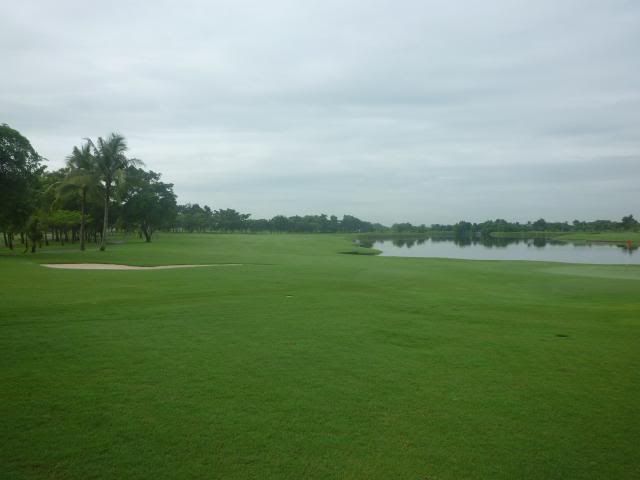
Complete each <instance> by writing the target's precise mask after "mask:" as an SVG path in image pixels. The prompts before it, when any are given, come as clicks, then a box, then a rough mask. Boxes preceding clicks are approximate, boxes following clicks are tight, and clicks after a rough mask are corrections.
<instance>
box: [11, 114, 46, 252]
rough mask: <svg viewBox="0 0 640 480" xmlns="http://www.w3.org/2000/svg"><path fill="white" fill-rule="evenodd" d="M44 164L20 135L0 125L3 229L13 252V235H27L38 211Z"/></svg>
mask: <svg viewBox="0 0 640 480" xmlns="http://www.w3.org/2000/svg"><path fill="white" fill-rule="evenodd" d="M42 160H43V159H42V157H41V156H40V155H38V153H37V152H36V151H35V150H34V148H33V147H32V146H31V143H29V140H27V139H26V138H25V137H23V136H22V135H21V134H20V132H18V131H17V130H14V129H13V128H11V127H9V126H8V125H7V124H2V125H0V228H2V230H3V231H4V232H6V233H7V237H8V242H7V243H8V246H9V248H13V233H14V232H15V231H17V230H19V231H24V227H25V226H26V223H27V220H28V219H29V217H30V215H31V214H32V213H33V211H34V210H35V208H36V202H35V193H36V190H37V187H38V178H39V176H40V174H41V173H42V172H43V171H44V166H43V165H42Z"/></svg>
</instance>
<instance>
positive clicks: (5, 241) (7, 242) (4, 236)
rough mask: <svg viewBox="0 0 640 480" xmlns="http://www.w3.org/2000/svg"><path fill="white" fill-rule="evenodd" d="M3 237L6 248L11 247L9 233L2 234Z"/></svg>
mask: <svg viewBox="0 0 640 480" xmlns="http://www.w3.org/2000/svg"><path fill="white" fill-rule="evenodd" d="M2 237H3V238H4V246H5V247H8V246H9V240H7V232H2Z"/></svg>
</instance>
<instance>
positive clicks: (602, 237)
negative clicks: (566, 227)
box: [555, 232, 640, 245]
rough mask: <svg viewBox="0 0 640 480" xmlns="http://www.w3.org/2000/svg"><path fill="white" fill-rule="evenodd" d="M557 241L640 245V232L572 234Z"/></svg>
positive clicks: (558, 237) (559, 237)
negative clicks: (628, 242) (631, 243)
mask: <svg viewBox="0 0 640 480" xmlns="http://www.w3.org/2000/svg"><path fill="white" fill-rule="evenodd" d="M555 239H556V240H565V241H577V242H607V243H626V242H627V241H631V242H633V243H634V244H635V245H640V232H571V233H565V234H562V235H558V236H557V237H555Z"/></svg>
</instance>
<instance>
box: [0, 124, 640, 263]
mask: <svg viewBox="0 0 640 480" xmlns="http://www.w3.org/2000/svg"><path fill="white" fill-rule="evenodd" d="M127 150H128V147H127V142H126V140H125V138H124V137H123V136H122V135H119V134H115V133H112V134H110V135H108V136H107V137H106V138H103V137H99V138H98V139H96V140H95V141H93V140H91V139H85V140H84V142H83V143H82V144H81V145H79V146H74V147H73V148H72V149H71V151H70V153H69V155H68V156H67V158H66V165H65V167H63V168H61V169H58V170H53V171H49V170H47V169H46V167H45V165H44V159H43V158H42V157H41V156H40V155H39V154H38V153H37V152H36V151H35V149H34V148H33V146H32V145H31V143H30V142H29V140H28V139H27V138H25V137H24V136H23V135H21V134H20V132H18V131H17V130H14V129H12V128H11V127H9V126H8V125H6V124H2V125H0V230H1V231H2V232H3V240H4V244H5V246H7V247H9V248H11V249H13V248H14V245H15V243H16V238H18V239H19V242H20V243H21V244H22V245H24V247H25V251H26V250H27V249H31V251H32V252H35V251H36V248H37V247H38V246H41V245H42V244H43V243H44V244H46V245H48V244H49V242H51V241H55V242H60V243H62V244H64V243H66V242H72V243H76V242H77V243H78V244H79V248H80V249H81V250H84V249H85V246H86V243H87V242H93V243H95V244H97V245H99V248H100V250H104V249H105V248H106V247H107V237H108V235H109V233H110V232H112V231H115V230H117V231H127V232H131V231H136V232H138V233H139V234H140V236H141V237H143V238H144V239H145V240H146V241H147V242H150V241H151V239H152V237H153V234H154V233H155V232H156V231H158V230H166V231H173V232H275V233H278V232H283V233H284V232H290V233H398V234H418V235H420V234H429V233H433V232H439V233H447V234H451V235H454V236H456V237H474V236H475V237H477V236H484V235H489V234H491V233H494V232H570V231H616V230H620V231H622V230H626V231H628V230H638V229H639V227H640V226H639V224H638V222H637V221H636V220H635V219H634V218H633V216H632V215H628V216H625V217H623V218H622V220H621V221H620V222H616V221H611V220H596V221H592V222H585V221H580V220H574V221H573V222H571V223H569V222H547V221H545V220H544V219H539V220H536V221H533V222H526V223H519V222H508V221H506V220H503V219H496V220H488V221H485V222H481V223H472V222H468V221H464V220H463V221H460V222H457V223H455V224H450V225H443V224H432V225H429V226H427V225H424V224H422V225H412V224H411V223H408V222H405V223H395V224H393V225H392V226H391V227H387V226H385V225H382V224H380V223H373V222H368V221H365V220H361V219H359V218H357V217H355V216H352V215H343V216H342V218H338V217H337V216H335V215H326V214H320V215H304V216H300V215H295V216H289V217H287V216H284V215H276V216H274V217H272V218H270V219H253V218H251V214H249V213H241V212H238V211H236V210H234V209H231V208H227V209H218V210H214V209H212V208H210V207H209V206H207V205H204V206H200V205H199V204H197V203H193V204H191V203H187V204H184V205H178V204H177V198H176V195H175V193H174V191H173V184H171V183H165V182H163V181H162V179H161V174H159V173H156V172H153V171H150V170H145V169H144V168H143V167H144V163H143V162H142V161H141V160H139V159H136V158H130V157H128V156H127V155H126V154H127Z"/></svg>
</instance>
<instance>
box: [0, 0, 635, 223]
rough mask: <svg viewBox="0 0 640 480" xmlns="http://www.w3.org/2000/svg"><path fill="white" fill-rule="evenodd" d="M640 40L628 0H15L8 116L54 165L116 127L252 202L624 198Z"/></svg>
mask: <svg viewBox="0 0 640 480" xmlns="http://www.w3.org/2000/svg"><path fill="white" fill-rule="evenodd" d="M637 45H640V4H638V3H637V2H630V1H622V0H621V1H611V2H597V1H578V0H575V1H574V0H571V1H566V2H553V1H551V0H544V1H540V2H530V1H525V0H521V1H513V2H501V1H497V0H496V1H471V2H460V3H457V2H444V1H429V2H418V1H407V2H401V3H398V2H391V1H373V2H371V1H367V2H365V1H350V2H338V1H335V2H332V1H329V2H327V1H324V2H315V1H312V2H295V1H276V2H257V1H240V2H238V1H235V2H231V1H228V2H226V1H225V2H204V1H203V2H156V3H154V4H149V3H148V2H143V1H139V2H136V1H131V2H109V3H108V4H105V5H104V6H103V8H102V9H101V10H100V11H99V12H96V10H95V6H94V5H90V4H87V3H86V2H79V1H60V2H45V1H40V2H39V1H23V2H20V3H17V2H14V3H13V4H12V5H10V6H9V7H7V8H5V11H4V12H3V16H2V18H0V55H1V56H2V58H3V66H4V74H3V75H2V76H1V77H0V115H1V118H0V121H3V122H7V123H9V124H10V125H12V126H13V127H15V128H18V129H19V130H21V131H22V132H23V133H24V134H25V135H27V136H28V137H29V138H30V139H31V140H32V142H33V143H34V145H35V146H36V148H37V149H38V150H39V151H40V152H41V153H42V154H43V155H45V156H46V157H48V158H49V159H50V166H51V167H52V168H56V167H59V166H61V165H62V161H63V159H64V157H65V155H66V154H67V153H68V152H69V151H70V150H71V147H72V146H73V145H74V144H76V143H78V142H80V141H81V140H82V138H83V137H87V136H90V137H96V136H98V135H106V134H108V133H109V132H110V131H113V130H117V131H120V132H122V133H123V134H125V135H126V136H127V138H128V139H129V143H130V146H131V154H132V155H134V156H137V157H140V158H143V159H144V160H145V162H146V163H147V165H148V166H149V167H150V168H152V169H154V170H157V171H161V172H162V173H163V175H164V177H165V179H167V180H168V181H171V182H173V183H175V185H176V191H177V192H178V193H179V195H180V200H181V201H184V202H186V201H191V202H200V203H208V204H210V205H212V206H213V207H221V206H225V207H234V208H241V209H243V210H247V211H250V212H253V213H254V215H258V216H271V215H275V214H277V213H286V214H294V213H311V212H320V211H323V212H326V213H334V212H335V213H353V214H357V215H360V216H362V217H366V218H368V219H372V220H377V221H382V222H393V221H399V220H409V221H412V222H416V223H422V222H426V223H431V222H449V221H456V220H458V219H460V218H469V219H471V220H482V219H484V218H486V217H490V216H493V217H495V216H502V217H506V218H513V219H519V220H524V219H527V218H533V217H539V216H546V217H549V218H552V219H560V220H562V219H570V218H573V217H578V216H582V217H585V218H593V217H605V216H609V217H618V216H621V215H623V214H627V213H629V209H630V206H631V205H633V204H634V203H633V202H634V201H635V196H636V194H635V192H634V185H635V184H637V182H638V180H639V179H640V171H639V170H638V168H637V167H636V165H637V164H638V157H639V154H640V133H639V132H638V129H637V125H639V124H640V109H639V108H638V106H639V103H640V55H638V47H637ZM636 214H640V212H636Z"/></svg>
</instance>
